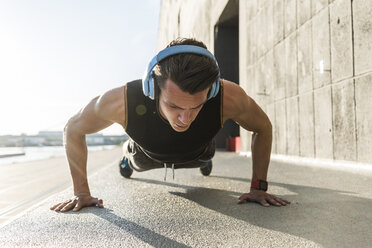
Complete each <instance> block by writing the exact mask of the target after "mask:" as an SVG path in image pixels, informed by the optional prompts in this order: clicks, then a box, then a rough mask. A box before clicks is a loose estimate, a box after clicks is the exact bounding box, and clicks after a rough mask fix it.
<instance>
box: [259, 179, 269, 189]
mask: <svg viewBox="0 0 372 248" xmlns="http://www.w3.org/2000/svg"><path fill="white" fill-rule="evenodd" d="M259 188H260V190H265V191H266V190H267V182H265V181H260V186H259Z"/></svg>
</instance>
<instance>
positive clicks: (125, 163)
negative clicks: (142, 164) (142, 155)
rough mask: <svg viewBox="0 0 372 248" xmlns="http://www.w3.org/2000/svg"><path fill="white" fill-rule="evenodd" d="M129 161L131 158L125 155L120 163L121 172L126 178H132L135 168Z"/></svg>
mask: <svg viewBox="0 0 372 248" xmlns="http://www.w3.org/2000/svg"><path fill="white" fill-rule="evenodd" d="M129 163H130V162H129V160H128V159H127V158H126V157H123V159H122V160H121V161H120V163H119V168H120V174H121V175H122V176H123V177H125V178H130V176H131V175H132V173H133V169H132V168H131V167H130V165H129Z"/></svg>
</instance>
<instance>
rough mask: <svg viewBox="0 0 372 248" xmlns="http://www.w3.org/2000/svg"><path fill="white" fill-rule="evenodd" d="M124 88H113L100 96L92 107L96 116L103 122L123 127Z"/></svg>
mask: <svg viewBox="0 0 372 248" xmlns="http://www.w3.org/2000/svg"><path fill="white" fill-rule="evenodd" d="M124 88H125V86H121V87H117V88H113V89H111V90H108V91H106V92H105V93H103V94H102V95H100V96H99V97H98V99H97V102H96V104H95V107H94V108H95V112H96V114H97V115H98V116H100V117H101V118H103V119H105V120H110V121H113V122H116V123H119V124H121V125H124V122H125V120H124V119H125V102H124Z"/></svg>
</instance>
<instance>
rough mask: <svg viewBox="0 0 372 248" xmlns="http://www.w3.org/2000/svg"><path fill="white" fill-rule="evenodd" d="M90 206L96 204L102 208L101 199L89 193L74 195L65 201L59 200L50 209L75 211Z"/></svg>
mask: <svg viewBox="0 0 372 248" xmlns="http://www.w3.org/2000/svg"><path fill="white" fill-rule="evenodd" d="M91 206H97V207H99V208H103V201H102V199H98V198H95V197H92V196H90V195H83V196H74V197H72V198H71V199H69V200H67V201H64V202H60V203H58V204H56V205H54V206H53V207H51V208H50V210H54V211H57V212H67V211H70V210H71V209H72V211H74V212H76V211H79V210H80V209H82V208H84V207H91Z"/></svg>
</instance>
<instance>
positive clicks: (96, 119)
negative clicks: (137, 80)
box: [67, 88, 124, 134]
mask: <svg viewBox="0 0 372 248" xmlns="http://www.w3.org/2000/svg"><path fill="white" fill-rule="evenodd" d="M123 105H124V104H123V95H122V94H121V89H120V88H116V89H113V90H110V91H108V92H106V93H104V94H103V95H101V96H97V97H95V98H93V99H92V100H91V101H90V102H89V103H88V104H87V105H86V106H85V107H84V108H82V109H81V110H80V111H79V112H78V113H77V114H75V115H74V116H73V117H72V118H71V119H70V120H69V122H68V125H67V127H68V128H70V129H71V130H72V131H74V132H77V133H79V134H90V133H96V132H98V131H100V130H102V129H105V128H107V127H108V126H110V125H112V124H113V123H115V122H117V123H119V124H121V122H122V121H121V117H122V116H124V114H123V113H122V112H123V111H124V108H123Z"/></svg>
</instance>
